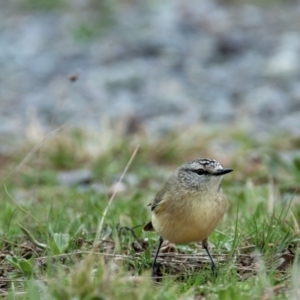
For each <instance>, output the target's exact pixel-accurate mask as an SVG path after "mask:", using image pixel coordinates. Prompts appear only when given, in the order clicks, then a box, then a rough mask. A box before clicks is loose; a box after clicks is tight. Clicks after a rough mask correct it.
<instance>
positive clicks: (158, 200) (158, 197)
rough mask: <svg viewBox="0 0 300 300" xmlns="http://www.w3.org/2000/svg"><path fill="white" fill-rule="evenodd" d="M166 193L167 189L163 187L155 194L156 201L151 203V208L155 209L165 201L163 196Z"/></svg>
mask: <svg viewBox="0 0 300 300" xmlns="http://www.w3.org/2000/svg"><path fill="white" fill-rule="evenodd" d="M164 195H165V189H161V190H160V191H159V192H158V193H157V194H156V196H155V198H154V201H153V203H152V205H151V210H152V211H153V210H154V209H155V208H156V207H157V206H159V205H160V204H161V203H162V202H163V198H164Z"/></svg>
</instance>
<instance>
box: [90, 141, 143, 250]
mask: <svg viewBox="0 0 300 300" xmlns="http://www.w3.org/2000/svg"><path fill="white" fill-rule="evenodd" d="M138 149H139V146H136V147H135V149H134V151H133V153H132V155H131V157H130V159H129V161H128V163H127V165H126V167H125V169H124V171H123V173H122V175H121V177H120V179H119V181H118V183H117V185H116V187H115V189H114V192H113V194H112V195H111V197H110V199H109V201H108V203H107V206H106V208H105V210H104V212H103V215H102V218H101V220H100V223H99V226H98V228H97V232H96V235H95V239H94V244H93V250H95V249H96V246H97V241H98V240H99V237H100V233H101V231H102V228H103V224H104V220H105V217H106V215H107V212H108V209H109V208H110V205H111V203H112V202H113V200H114V198H115V195H116V192H117V190H118V186H119V184H120V183H121V182H122V181H123V178H124V176H125V174H126V173H127V171H128V169H129V167H130V165H131V164H132V162H133V160H134V158H135V156H136V154H137V151H138Z"/></svg>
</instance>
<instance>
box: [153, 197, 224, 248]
mask: <svg viewBox="0 0 300 300" xmlns="http://www.w3.org/2000/svg"><path fill="white" fill-rule="evenodd" d="M185 198H186V200H185V201H182V199H177V201H176V200H175V201H174V199H165V200H164V201H163V202H162V203H161V206H160V207H159V208H158V210H157V211H154V212H153V214H152V224H153V227H154V229H155V231H156V232H157V233H158V234H159V235H161V236H162V237H163V238H164V239H167V240H169V241H170V242H172V243H176V244H186V243H190V242H196V241H202V240H204V239H205V238H207V237H208V236H209V235H210V234H211V233H212V232H213V231H214V230H215V228H216V227H217V226H218V224H219V222H220V221H221V219H222V217H223V216H224V213H225V211H226V208H227V199H226V197H225V195H224V194H222V193H221V192H220V193H218V194H216V195H214V197H212V196H210V195H207V197H201V198H199V196H197V195H193V196H190V197H185Z"/></svg>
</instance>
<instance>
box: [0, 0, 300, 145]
mask: <svg viewBox="0 0 300 300" xmlns="http://www.w3.org/2000/svg"><path fill="white" fill-rule="evenodd" d="M299 16H300V4H299V1H292V0H290V1H288V0H286V1H272V0H269V1H267V0H265V1H256V2H255V1H250V0H248V1H246V0H244V1H242V0H219V1H212V0H207V1H206V0H201V1H199V0H169V1H155V0H151V1H142V0H10V1H1V2H0V68H1V72H0V77H1V79H0V82H1V83H0V105H1V107H0V120H1V122H0V143H1V149H4V148H5V147H6V146H7V145H8V144H9V143H10V142H11V141H12V140H21V139H24V138H26V139H27V138H31V139H36V140H38V139H39V138H40V137H43V136H44V135H45V134H47V133H49V132H51V131H52V130H55V129H57V128H60V127H61V126H65V127H68V128H79V129H83V130H95V131H97V130H99V129H100V128H101V127H103V126H104V125H103V124H110V125H111V126H113V128H115V130H118V131H120V132H122V133H124V134H131V133H135V132H138V131H142V132H144V133H145V134H146V135H147V136H149V137H151V136H153V137H155V136H163V135H164V134H166V133H168V132H170V131H176V130H181V129H186V128H191V127H193V126H200V127H201V128H202V129H203V130H205V129H206V128H207V129H209V130H218V129H220V128H222V130H224V129H225V130H226V129H227V128H228V129H229V130H232V129H238V130H241V131H243V132H246V133H247V134H249V135H251V136H252V137H254V138H255V139H260V140H263V139H265V138H266V137H268V136H269V135H270V134H273V133H274V132H282V133H284V134H289V135H291V136H295V137H296V138H297V137H298V136H300V31H299V29H300V18H299Z"/></svg>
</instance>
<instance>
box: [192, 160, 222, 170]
mask: <svg viewBox="0 0 300 300" xmlns="http://www.w3.org/2000/svg"><path fill="white" fill-rule="evenodd" d="M199 164H201V165H202V166H203V167H204V168H206V169H216V170H218V169H223V167H222V165H221V164H220V163H219V162H217V161H216V160H213V159H200V160H196V161H193V162H192V163H191V168H192V169H197V168H199Z"/></svg>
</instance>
